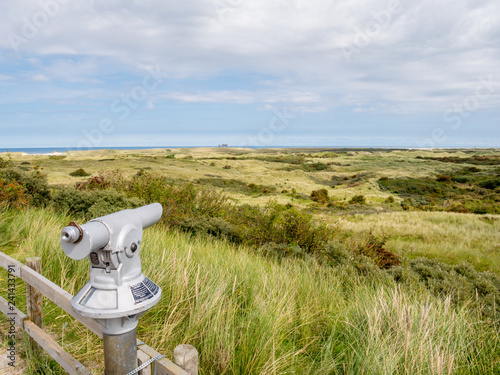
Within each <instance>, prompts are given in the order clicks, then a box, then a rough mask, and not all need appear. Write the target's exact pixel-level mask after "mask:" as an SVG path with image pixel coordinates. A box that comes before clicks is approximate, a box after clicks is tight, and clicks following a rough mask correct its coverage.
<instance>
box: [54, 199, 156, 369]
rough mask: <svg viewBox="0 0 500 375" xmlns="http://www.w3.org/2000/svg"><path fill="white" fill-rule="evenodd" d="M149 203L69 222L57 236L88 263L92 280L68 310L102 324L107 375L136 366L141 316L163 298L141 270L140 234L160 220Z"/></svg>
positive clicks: (69, 252)
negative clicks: (98, 216)
mask: <svg viewBox="0 0 500 375" xmlns="http://www.w3.org/2000/svg"><path fill="white" fill-rule="evenodd" d="M161 215H162V207H161V205H160V204H159V203H153V204H150V205H147V206H144V207H140V208H136V209H134V210H123V211H120V212H116V213H114V214H111V215H107V216H103V217H100V218H97V219H93V220H91V221H89V222H88V223H86V224H83V225H81V226H80V225H78V224H77V223H75V222H71V223H70V225H68V226H67V227H66V228H64V229H63V230H62V233H61V246H62V248H63V250H64V252H65V253H66V255H67V256H69V257H70V258H72V259H75V260H81V259H84V258H86V257H88V258H89V261H90V271H89V274H90V280H89V282H88V283H87V284H86V285H85V286H84V287H83V288H82V289H81V290H80V291H79V292H78V293H77V294H76V295H75V296H74V297H73V299H72V300H71V306H72V307H73V310H74V311H75V312H76V313H77V314H80V315H82V316H86V317H89V318H93V319H95V320H97V321H98V322H99V323H100V326H101V330H102V333H103V341H104V369H105V373H106V374H107V375H125V374H127V373H129V372H131V371H133V370H134V369H135V368H136V367H137V345H136V327H137V324H138V321H139V317H140V316H141V315H142V314H144V312H145V311H146V310H148V309H150V308H151V307H153V306H154V305H155V304H156V303H157V302H158V301H159V300H160V297H161V289H160V287H159V286H158V285H156V284H155V283H154V282H153V281H151V280H150V279H148V278H147V277H146V276H144V274H143V273H142V270H141V259H140V257H139V255H140V251H141V242H142V232H143V230H144V229H146V228H148V227H150V226H151V225H153V224H155V223H156V222H158V220H160V218H161Z"/></svg>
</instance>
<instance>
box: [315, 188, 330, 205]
mask: <svg viewBox="0 0 500 375" xmlns="http://www.w3.org/2000/svg"><path fill="white" fill-rule="evenodd" d="M311 200H313V201H315V202H317V203H319V204H327V203H328V202H329V201H330V198H329V197H328V190H326V189H319V190H313V191H312V193H311Z"/></svg>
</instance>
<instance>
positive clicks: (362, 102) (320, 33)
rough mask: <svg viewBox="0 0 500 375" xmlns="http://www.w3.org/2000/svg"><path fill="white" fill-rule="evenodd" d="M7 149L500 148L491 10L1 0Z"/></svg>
mask: <svg viewBox="0 0 500 375" xmlns="http://www.w3.org/2000/svg"><path fill="white" fill-rule="evenodd" d="M0 14H1V16H0V17H1V18H2V19H1V22H0V148H6V147H10V148H15V147H45V146H47V147H48V146H60V147H80V148H86V147H113V146H114V147H118V146H196V145H204V146H213V145H215V146H216V145H218V144H220V143H228V144H229V145H230V146H246V145H250V146H388V147H391V146H392V147H398V146H404V147H464V146H466V147H474V146H495V147H499V146H500V126H499V125H500V2H499V1H498V0H453V1H452V0H420V1H409V0H389V1H386V0H252V1H244V0H203V1H202V0H183V1H182V2H181V1H175V2H174V1H171V0H162V1H160V0H149V1H144V0H143V1H139V0H95V1H94V0H79V1H77V0H40V1H32V0H30V1H28V0H16V1H8V0H0Z"/></svg>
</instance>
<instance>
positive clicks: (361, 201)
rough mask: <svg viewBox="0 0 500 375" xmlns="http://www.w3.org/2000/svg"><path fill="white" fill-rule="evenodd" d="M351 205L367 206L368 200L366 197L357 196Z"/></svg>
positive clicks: (353, 198) (351, 201)
mask: <svg viewBox="0 0 500 375" xmlns="http://www.w3.org/2000/svg"><path fill="white" fill-rule="evenodd" d="M349 204H366V198H365V196H364V195H355V196H354V197H352V198H351V200H350V201H349Z"/></svg>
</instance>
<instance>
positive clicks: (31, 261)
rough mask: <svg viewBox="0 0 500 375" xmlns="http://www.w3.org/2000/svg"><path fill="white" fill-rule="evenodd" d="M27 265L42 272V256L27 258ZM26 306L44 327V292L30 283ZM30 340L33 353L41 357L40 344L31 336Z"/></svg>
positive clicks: (40, 325) (30, 315) (32, 319)
mask: <svg viewBox="0 0 500 375" xmlns="http://www.w3.org/2000/svg"><path fill="white" fill-rule="evenodd" d="M26 265H27V266H28V267H29V268H31V269H33V270H34V271H36V272H38V273H39V274H41V273H42V258H39V257H33V258H27V259H26ZM26 308H27V310H28V317H29V319H30V320H31V321H32V322H33V323H35V324H36V325H37V326H38V327H40V328H43V322H42V321H43V315H42V293H40V292H39V291H38V290H36V289H35V288H34V287H32V286H30V285H29V284H26ZM29 342H30V347H31V350H32V351H33V355H34V356H35V357H37V358H39V357H40V355H41V350H40V346H39V345H38V344H37V343H36V342H35V340H33V339H32V338H31V337H30V338H29Z"/></svg>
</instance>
